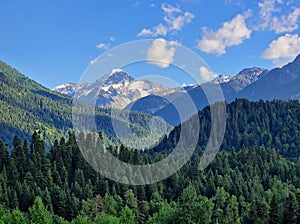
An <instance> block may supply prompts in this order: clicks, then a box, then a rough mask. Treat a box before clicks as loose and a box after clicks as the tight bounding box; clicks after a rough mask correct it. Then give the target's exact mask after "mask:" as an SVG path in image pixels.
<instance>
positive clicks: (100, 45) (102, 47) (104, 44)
mask: <svg viewBox="0 0 300 224" xmlns="http://www.w3.org/2000/svg"><path fill="white" fill-rule="evenodd" d="M96 47H97V48H98V49H106V48H108V44H106V43H100V44H97V45H96Z"/></svg>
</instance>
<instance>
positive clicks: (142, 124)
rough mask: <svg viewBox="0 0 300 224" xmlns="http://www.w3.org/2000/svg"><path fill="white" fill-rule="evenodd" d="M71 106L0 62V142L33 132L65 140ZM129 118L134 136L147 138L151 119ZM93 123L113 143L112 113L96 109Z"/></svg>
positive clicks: (137, 115) (69, 101)
mask: <svg viewBox="0 0 300 224" xmlns="http://www.w3.org/2000/svg"><path fill="white" fill-rule="evenodd" d="M72 105H73V100H72V98H71V97H68V96H66V95H62V94H59V93H57V92H53V91H51V90H49V89H47V88H45V87H43V86H41V85H40V84H38V83H36V82H35V81H33V80H31V79H29V78H27V77H26V76H24V75H23V74H21V73H19V72H18V71H17V70H16V69H13V68H12V67H10V66H9V65H7V64H5V63H4V62H0V108H1V115H0V128H1V132H0V139H1V140H3V141H4V142H9V141H10V140H11V139H12V137H13V135H19V136H20V137H21V138H27V139H29V138H30V136H31V135H32V133H33V132H34V131H35V130H41V131H42V133H43V134H44V138H45V140H46V142H47V143H50V142H52V141H53V140H54V139H57V138H59V137H61V136H64V135H65V134H67V133H68V132H69V131H71V130H72ZM130 118H131V122H132V124H131V128H132V129H133V131H134V132H135V133H136V134H137V135H141V136H148V135H149V131H150V132H151V130H149V128H148V126H149V125H147V124H148V122H150V121H151V119H152V117H151V116H149V115H146V114H141V113H138V112H133V113H131V114H130ZM117 121H118V122H121V124H122V123H124V125H125V124H126V123H127V122H128V121H126V120H123V119H121V118H117ZM96 122H97V131H103V132H104V134H105V135H106V136H107V137H108V138H109V139H110V141H115V139H116V135H115V133H114V129H113V126H112V122H111V111H110V110H106V109H100V108H97V109H96ZM168 128H170V126H168ZM155 134H156V133H154V136H155ZM155 137H157V136H155Z"/></svg>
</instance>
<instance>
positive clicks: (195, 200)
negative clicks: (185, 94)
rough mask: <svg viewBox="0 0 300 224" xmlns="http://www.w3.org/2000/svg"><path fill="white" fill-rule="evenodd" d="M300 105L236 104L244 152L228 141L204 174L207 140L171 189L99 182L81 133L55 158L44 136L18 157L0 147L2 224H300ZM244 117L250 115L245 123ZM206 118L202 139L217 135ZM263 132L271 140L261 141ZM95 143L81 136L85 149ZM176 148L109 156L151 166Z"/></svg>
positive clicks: (120, 150)
mask: <svg viewBox="0 0 300 224" xmlns="http://www.w3.org/2000/svg"><path fill="white" fill-rule="evenodd" d="M298 106H299V105H298V104H297V103H295V102H288V103H286V102H280V101H278V102H277V101H276V102H271V103H270V102H267V103H262V102H258V103H249V102H244V101H236V102H235V103H233V104H231V105H229V106H228V109H229V111H231V110H232V111H231V112H229V115H230V114H231V115H230V117H232V116H233V117H235V118H236V119H237V120H238V122H237V123H236V125H237V126H240V127H236V126H234V125H233V126H232V127H229V128H228V129H227V131H228V132H229V133H231V134H232V135H233V136H234V135H235V134H237V133H239V132H243V136H244V137H245V138H244V137H243V138H244V139H243V140H242V139H241V142H243V144H244V146H240V143H241V142H240V143H239V144H237V142H236V139H235V138H233V137H232V138H231V137H227V138H226V139H225V142H224V145H223V146H222V147H223V149H227V147H228V149H229V148H230V150H223V151H221V152H219V153H218V155H217V156H216V158H215V160H214V161H213V162H212V163H211V164H210V165H209V166H208V167H207V168H206V169H205V170H204V171H199V170H198V162H199V157H200V156H201V155H202V153H203V151H202V149H203V145H204V143H203V144H202V143H201V141H204V139H205V138H203V136H205V132H203V136H202V140H201V139H200V140H199V147H197V149H196V150H195V153H194V155H193V156H192V159H191V161H189V162H188V163H187V164H186V165H185V166H184V167H183V168H182V169H180V170H179V171H178V172H177V173H176V174H174V175H172V176H171V177H169V178H167V179H166V180H163V181H161V182H158V183H153V184H151V185H145V186H129V185H124V184H120V183H116V182H114V181H111V180H108V179H107V178H105V177H104V176H101V175H100V174H99V173H97V172H96V171H95V170H93V169H92V168H91V166H90V165H89V164H88V163H87V162H86V161H85V159H84V156H83V155H82V154H81V151H80V150H79V148H78V145H77V142H76V140H75V139H76V138H75V134H74V133H70V134H69V136H68V138H64V137H62V138H60V139H59V140H56V141H55V142H54V144H53V145H52V147H51V150H50V151H49V152H48V153H47V154H45V153H44V152H45V147H46V144H45V139H44V135H43V132H34V133H33V135H32V137H31V140H30V141H29V143H28V142H27V141H26V140H24V141H23V142H22V140H21V138H20V136H17V135H16V136H11V138H12V140H11V141H12V142H13V145H12V147H11V153H8V151H9V147H8V145H5V144H3V143H2V142H1V141H0V205H1V206H0V223H216V222H218V223H297V222H299V220H300V193H299V192H300V165H299V162H297V161H296V160H295V158H297V157H298V156H299V155H300V154H297V153H298V150H299V149H298V145H297V144H299V142H300V141H299V138H298V128H299V122H298V121H297V122H298V124H297V125H296V120H297V119H298V118H296V117H295V116H294V113H296V112H297V110H298V109H297V108H298ZM252 107H253V108H252ZM254 108H255V110H256V112H259V113H260V117H259V118H258V117H256V115H254V114H253V113H254ZM262 108H263V109H262ZM280 108H283V109H280ZM235 109H238V111H239V113H238V114H235V112H234V110H235ZM286 110H291V111H292V112H291V115H290V118H289V119H290V120H289V122H283V119H285V118H284V116H285V115H286V113H287V112H286ZM246 111H250V112H249V113H248V114H247V115H244V114H245V113H246ZM206 113H208V111H207V110H204V111H203V112H199V116H200V117H202V122H201V124H202V126H203V130H206V128H207V129H209V125H208V126H206V125H207V124H209V122H208V121H207V120H208V119H207V118H205V116H208V115H207V114H206ZM251 113H252V115H251ZM288 113H290V112H288ZM201 114H202V115H201ZM204 114H206V115H205V116H204ZM208 114H209V113H208ZM234 114H235V115H234ZM299 114H300V113H299ZM243 117H244V118H243ZM245 117H247V119H250V118H251V119H253V120H255V121H256V122H258V123H259V122H260V121H259V119H260V120H261V122H263V123H264V124H263V125H261V126H259V127H254V126H253V127H252V129H248V127H246V126H245V124H247V122H246V123H245V124H243V125H241V124H240V122H243V121H242V120H243V119H245ZM267 117H269V118H267ZM242 118H243V119H242ZM206 119H207V120H206ZM240 119H241V120H240ZM251 119H250V120H251ZM268 119H269V120H268ZM267 120H268V121H267ZM231 121H232V118H229V122H231ZM280 122H282V126H280V127H281V128H280V129H278V128H276V125H279V123H280ZM229 124H232V123H229ZM250 124H251V125H252V123H251V122H250ZM251 125H250V126H251ZM267 126H269V128H266V130H264V128H263V127H267ZM271 127H272V128H271ZM235 129H240V131H239V132H235V131H233V130H235ZM175 130H176V129H175ZM242 130H243V131H242ZM291 130H294V132H293V133H295V134H293V136H291V135H290V131H291ZM264 131H266V132H267V133H269V134H270V136H271V137H270V138H272V141H271V140H270V141H265V140H262V139H261V140H259V139H260V137H259V136H258V135H259V133H263V132H264ZM174 134H175V132H173V133H171V136H172V135H174ZM269 134H268V135H269ZM239 135H240V134H238V136H239ZM261 135H264V134H261ZM96 136H97V134H95V133H93V134H89V135H85V134H82V135H81V140H82V141H85V142H87V141H89V140H90V139H91V138H96ZM240 136H242V135H240ZM274 136H275V137H274ZM173 137H174V136H173ZM169 139H170V137H169V138H168V139H166V140H164V141H163V142H162V143H161V145H160V146H159V147H161V148H162V149H160V150H158V148H159V147H158V148H156V149H153V150H151V151H150V153H140V152H139V153H137V151H136V150H131V149H128V148H126V147H124V146H120V147H109V148H108V149H107V150H109V151H110V152H112V153H113V154H114V155H115V156H116V157H118V158H120V159H122V160H124V161H128V162H132V163H134V164H138V163H140V164H148V163H150V164H151V163H154V162H155V161H157V160H160V159H161V158H163V157H164V156H165V155H166V154H167V152H168V147H169V146H170V145H172V144H173V143H170V142H169ZM273 139H275V140H274V141H273ZM260 141H261V143H259V142H260ZM98 143H99V144H96V145H94V146H91V147H92V148H93V150H94V152H95V153H98V154H101V153H103V150H104V149H103V147H99V146H100V145H101V146H102V144H100V143H101V142H98ZM256 143H257V144H256ZM263 143H264V144H263ZM235 147H236V148H235ZM285 149H288V150H285ZM157 150H158V151H157ZM279 153H281V154H282V155H284V156H287V157H288V158H289V159H290V160H287V159H286V158H284V157H283V156H282V155H280V154H279ZM107 162H109V161H107ZM116 169H118V167H116Z"/></svg>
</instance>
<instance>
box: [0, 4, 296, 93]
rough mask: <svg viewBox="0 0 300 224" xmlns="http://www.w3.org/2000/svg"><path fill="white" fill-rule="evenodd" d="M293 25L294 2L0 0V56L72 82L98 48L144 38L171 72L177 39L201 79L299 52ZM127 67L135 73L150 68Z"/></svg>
mask: <svg viewBox="0 0 300 224" xmlns="http://www.w3.org/2000/svg"><path fill="white" fill-rule="evenodd" d="M299 22H300V2H299V1H297V0H294V1H293V0H287V1H284V0H259V1H255V0H254V1H250V0H248V1H242V0H225V1H222V0H178V1H169V2H168V1H146V0H145V1H142V0H140V1H129V0H126V1H125V0H124V1H117V0H111V1H99V0H88V1H57V0H52V1H31V0H28V1H21V0H20V1H15V0H10V1H0V27H1V33H0V60H2V61H5V62H7V63H8V64H10V65H12V66H13V67H15V68H17V69H18V70H20V71H21V72H22V73H24V74H26V75H27V76H29V77H31V78H32V79H34V80H36V81H38V82H39V83H41V84H43V85H45V86H47V87H49V88H53V87H55V86H57V85H59V84H62V83H66V82H78V81H79V79H80V77H81V76H82V74H83V72H84V71H85V70H86V68H87V66H88V65H89V64H91V63H93V62H94V60H95V58H97V57H98V56H99V55H101V54H103V53H104V52H105V51H107V50H109V49H111V48H113V47H115V46H118V45H119V44H122V43H125V42H129V41H135V40H143V39H145V38H147V39H148V38H151V39H154V40H153V41H155V42H153V43H155V44H158V45H157V48H155V49H158V51H159V50H161V51H159V53H158V55H156V57H163V58H164V60H166V61H167V64H166V65H163V66H161V65H159V64H156V65H155V64H152V65H153V66H156V67H158V68H159V69H160V73H162V74H163V73H165V74H168V75H169V77H171V75H172V72H174V71H172V69H170V67H171V64H172V60H173V56H174V54H176V47H174V46H176V44H182V45H183V46H186V47H188V48H190V49H191V50H193V51H194V52H196V53H197V54H198V55H199V56H200V57H201V58H202V59H203V60H204V61H205V62H206V63H207V64H208V66H209V67H210V68H211V70H212V71H208V70H205V69H203V68H202V70H201V69H200V68H199V74H200V75H203V77H205V76H207V75H208V76H212V77H213V76H214V75H215V74H222V75H234V74H237V73H238V72H239V71H240V70H241V69H243V68H246V67H254V66H256V67H264V68H268V69H270V68H273V67H276V66H282V65H283V64H285V63H287V62H289V61H291V60H293V59H294V57H295V56H296V55H297V54H299V53H300V37H299ZM128 69H129V71H130V72H131V73H133V75H137V74H138V75H137V76H145V75H150V74H149V72H150V70H151V68H150V67H149V65H145V68H144V69H143V67H142V66H140V65H139V66H137V67H136V70H134V68H128ZM152 71H156V70H155V69H153V68H152ZM151 75H155V74H152V73H151ZM176 77H177V78H174V79H176V81H178V82H179V83H181V84H183V83H189V81H188V80H185V78H183V77H181V78H180V77H178V75H177V76H176Z"/></svg>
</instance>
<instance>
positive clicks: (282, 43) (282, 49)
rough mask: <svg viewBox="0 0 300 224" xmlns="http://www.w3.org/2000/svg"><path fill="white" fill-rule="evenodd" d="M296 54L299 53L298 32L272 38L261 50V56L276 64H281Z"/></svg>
mask: <svg viewBox="0 0 300 224" xmlns="http://www.w3.org/2000/svg"><path fill="white" fill-rule="evenodd" d="M298 54H300V37H299V36H298V34H294V35H291V34H285V35H284V36H281V37H279V38H278V39H276V40H273V41H272V42H271V43H270V44H269V47H268V48H267V49H266V50H265V51H264V52H263V54H262V57H263V58H264V59H269V60H271V61H272V62H273V63H274V64H275V65H277V66H282V65H284V64H286V63H288V62H290V61H291V60H293V59H294V58H295V57H296V56H297V55H298Z"/></svg>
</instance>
